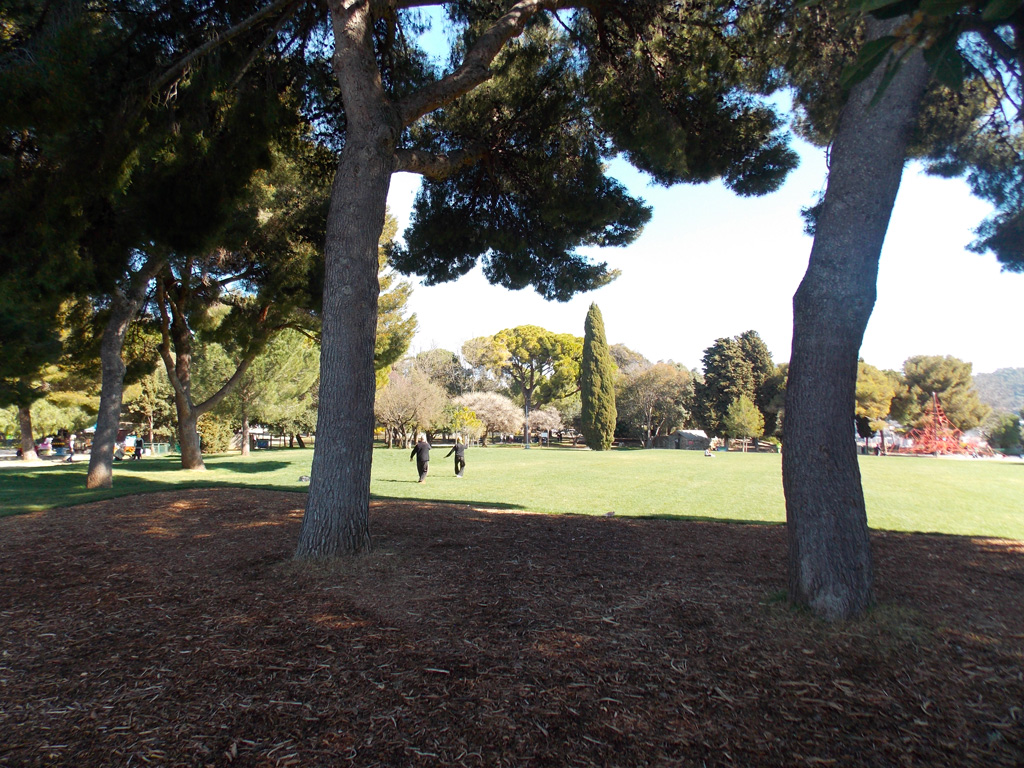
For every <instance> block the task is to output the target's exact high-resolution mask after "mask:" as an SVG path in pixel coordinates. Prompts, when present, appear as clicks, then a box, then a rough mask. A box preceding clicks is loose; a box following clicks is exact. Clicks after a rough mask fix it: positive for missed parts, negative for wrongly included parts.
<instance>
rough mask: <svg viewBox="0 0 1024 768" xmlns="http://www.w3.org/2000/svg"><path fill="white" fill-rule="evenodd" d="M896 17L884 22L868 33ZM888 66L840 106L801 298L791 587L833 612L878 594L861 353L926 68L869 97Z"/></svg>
mask: <svg viewBox="0 0 1024 768" xmlns="http://www.w3.org/2000/svg"><path fill="white" fill-rule="evenodd" d="M893 23H894V22H889V25H891V24H893ZM889 28H891V26H884V25H882V24H878V23H874V24H872V28H871V29H870V30H869V32H870V34H871V36H872V37H877V36H879V35H882V34H885V33H886V30H887V29H889ZM880 77H881V68H879V71H878V72H876V73H875V75H874V76H872V77H870V78H868V79H867V80H866V81H864V82H862V83H860V84H859V85H858V86H856V87H855V88H854V89H853V91H852V93H851V94H850V98H849V101H848V102H847V104H846V106H845V107H844V109H843V112H842V114H841V116H840V120H839V125H838V128H837V133H836V137H835V142H834V145H833V149H832V157H831V169H830V172H829V178H828V187H827V189H826V192H825V199H824V204H823V206H822V208H821V212H820V214H819V217H818V221H817V229H816V234H815V237H814V245H813V246H812V248H811V256H810V264H809V266H808V268H807V273H806V274H805V275H804V279H803V281H802V282H801V283H800V287H799V288H798V289H797V292H796V295H795V296H794V298H793V349H792V354H791V356H790V365H789V379H788V384H787V391H786V426H785V429H786V440H785V447H784V449H783V453H782V475H783V488H784V490H785V494H786V519H787V523H788V527H787V531H788V539H789V596H790V599H791V600H792V601H794V602H795V603H798V604H801V605H805V606H808V607H810V608H811V609H812V610H813V611H814V612H815V613H817V614H818V615H819V616H822V617H823V618H825V619H827V620H830V621H832V620H840V619H846V618H850V617H853V616H856V615H858V614H860V613H861V612H862V611H864V609H865V608H867V607H868V605H870V603H871V600H872V581H873V573H872V561H871V546H870V540H869V538H868V528H867V515H866V512H865V507H864V495H863V491H862V489H861V483H860V469H859V467H858V464H857V446H856V442H855V441H854V438H853V429H854V426H853V425H854V399H855V388H856V382H857V357H858V353H859V351H860V345H861V341H862V340H863V337H864V329H865V327H866V326H867V322H868V318H869V317H870V316H871V310H872V308H873V307H874V302H875V290H876V282H877V276H878V259H879V254H880V252H881V249H882V243H883V241H884V240H885V232H886V229H887V228H888V225H889V217H890V215H891V213H892V206H893V202H894V201H895V199H896V192H897V191H898V190H899V185H900V177H901V175H902V172H903V165H904V162H905V159H906V150H907V143H908V138H909V135H910V132H911V130H912V128H913V126H914V123H915V120H916V118H917V114H918V109H919V105H920V102H921V97H922V95H923V93H924V89H925V85H926V84H927V80H928V72H927V68H926V66H925V64H924V61H923V57H922V56H921V55H920V53H914V54H912V55H911V56H909V57H908V58H907V60H906V61H905V62H904V63H903V66H902V67H901V68H900V70H899V72H898V74H897V75H896V76H895V78H894V79H893V80H892V82H891V83H890V84H889V87H888V88H887V89H886V91H885V93H884V95H883V96H882V97H881V98H880V99H879V100H878V102H877V103H876V104H875V105H874V106H871V104H870V102H871V100H872V98H873V97H874V96H875V92H876V89H877V87H878V82H879V79H880Z"/></svg>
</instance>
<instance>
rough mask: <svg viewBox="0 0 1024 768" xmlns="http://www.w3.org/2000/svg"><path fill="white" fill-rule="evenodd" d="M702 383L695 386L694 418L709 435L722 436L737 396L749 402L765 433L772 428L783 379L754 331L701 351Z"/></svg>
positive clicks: (774, 423)
mask: <svg viewBox="0 0 1024 768" xmlns="http://www.w3.org/2000/svg"><path fill="white" fill-rule="evenodd" d="M703 366H704V380H703V381H700V382H698V383H697V387H696V404H695V409H694V410H695V414H694V415H695V418H696V421H697V423H698V424H699V425H700V426H701V427H702V428H703V429H705V430H707V431H708V433H709V434H716V435H720V434H724V430H725V417H726V414H727V413H728V410H729V406H730V405H732V404H733V403H734V402H735V401H737V400H738V399H739V398H740V397H741V396H745V397H747V398H748V399H749V400H750V401H751V402H753V403H754V404H755V405H756V406H757V408H758V410H759V411H760V412H761V414H762V417H763V418H764V426H765V433H766V434H772V433H773V432H774V430H775V426H776V418H777V414H778V409H777V407H776V406H775V405H774V404H775V403H776V402H777V399H778V394H779V391H780V389H781V388H782V387H783V386H784V380H783V377H782V376H781V375H780V374H779V373H778V371H777V370H776V368H775V365H774V364H773V363H772V358H771V354H770V353H769V352H768V348H767V347H766V346H765V343H764V341H763V340H762V339H761V337H760V335H758V333H757V331H746V332H744V333H742V334H740V335H739V336H735V337H733V338H731V339H729V338H722V339H716V340H715V343H714V344H712V345H711V346H710V347H708V348H707V349H706V350H704V358H703Z"/></svg>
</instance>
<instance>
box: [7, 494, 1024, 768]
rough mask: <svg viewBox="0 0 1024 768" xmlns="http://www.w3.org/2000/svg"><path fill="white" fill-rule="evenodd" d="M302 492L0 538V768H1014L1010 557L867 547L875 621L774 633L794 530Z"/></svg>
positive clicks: (908, 545) (952, 540)
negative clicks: (322, 506)
mask: <svg viewBox="0 0 1024 768" xmlns="http://www.w3.org/2000/svg"><path fill="white" fill-rule="evenodd" d="M304 502H305V497H304V496H303V495H301V494H288V493H275V492H256V491H252V490H245V491H238V490H198V491H188V492H178V493H171V494H167V493H165V494H152V495H145V496H137V497H132V498H127V499H118V500H114V501H109V502H103V503H97V504H89V505H84V506H80V507H74V508H69V509H60V510H55V511H51V512H48V513H41V514H35V515H29V516H22V517H15V518H5V519H2V520H0V765H4V766H35V765H55V766H115V765H117V766H141V765H181V766H228V765H240V766H289V765H295V766H349V765H353V766H488V767H490V766H858V767H859V766H1019V765H1022V764H1024V543H1022V542H1009V541H994V540H986V539H970V538H959V537H950V536H937V535H905V534H895V533H876V534H874V538H873V541H874V550H875V562H876V571H877V584H878V598H879V607H878V608H877V609H876V610H874V611H873V612H872V613H871V615H870V616H869V617H868V618H866V619H863V620H860V621H857V622H852V623H848V624H844V625H840V626H829V625H826V624H824V623H822V622H820V621H818V620H816V619H814V618H813V617H811V616H809V615H807V614H806V613H803V612H800V611H796V610H793V609H791V608H790V607H789V606H788V605H787V604H786V602H785V600H784V599H783V595H784V593H783V590H784V588H785V557H786V548H785V530H784V529H783V528H782V527H781V526H775V527H773V526H754V525H727V524H718V523H705V522H692V521H665V520H641V519H629V518H621V517H614V518H594V517H584V516H567V517H553V516H542V515H527V514H514V513H497V512H489V511H485V510H477V509H472V508H468V507H452V506H437V505H430V504H420V503H412V502H392V501H379V502H375V503H374V505H373V509H372V513H371V525H372V532H373V538H374V545H375V549H374V552H373V553H372V554H370V555H366V556H364V557H360V558H355V559H350V560H346V561H344V562H339V563H333V564H330V565H318V566H314V565H298V564H296V563H294V562H292V561H291V560H290V557H291V554H292V552H293V549H294V546H295V542H296V540H297V537H298V528H299V524H300V521H301V517H302V509H303V504H304Z"/></svg>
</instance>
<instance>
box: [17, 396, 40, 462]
mask: <svg viewBox="0 0 1024 768" xmlns="http://www.w3.org/2000/svg"><path fill="white" fill-rule="evenodd" d="M18 428H19V429H20V430H21V459H22V461H35V460H36V459H38V458H39V455H38V454H37V453H36V438H35V435H33V434H32V406H30V405H19V406H18Z"/></svg>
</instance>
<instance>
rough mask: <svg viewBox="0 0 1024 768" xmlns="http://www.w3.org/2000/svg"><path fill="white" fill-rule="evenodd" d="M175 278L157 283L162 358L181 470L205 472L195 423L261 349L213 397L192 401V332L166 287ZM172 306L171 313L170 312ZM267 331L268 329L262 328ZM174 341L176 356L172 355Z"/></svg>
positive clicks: (253, 350)
mask: <svg viewBox="0 0 1024 768" xmlns="http://www.w3.org/2000/svg"><path fill="white" fill-rule="evenodd" d="M173 283H174V277H173V275H170V271H169V270H168V274H167V275H165V276H164V277H162V278H161V279H160V280H159V281H158V282H157V304H158V306H159V307H160V334H161V343H160V357H161V358H162V359H163V361H164V369H165V370H166V371H167V378H168V380H169V381H170V383H171V387H172V388H173V389H174V407H175V411H176V413H177V417H178V425H177V431H178V445H179V446H180V447H181V468H182V469H191V470H195V471H200V472H201V471H205V470H206V464H204V463H203V452H202V445H201V442H200V438H199V432H198V431H197V429H196V424H197V423H198V421H199V417H200V416H202V415H203V414H204V413H206V412H208V411H211V410H213V409H214V408H216V407H217V404H218V403H220V401H221V400H223V399H224V398H225V397H226V396H227V395H228V393H229V392H231V390H232V389H234V388H235V387H236V386H237V385H238V383H239V382H240V381H241V380H242V377H243V376H245V372H246V371H247V370H249V366H250V365H251V364H252V361H253V360H255V359H256V355H257V353H258V351H259V349H260V347H259V346H258V345H256V344H252V345H251V346H250V349H249V351H248V352H247V353H246V354H245V356H244V357H243V358H242V360H241V362H239V364H238V367H237V368H235V372H234V373H233V374H232V375H231V378H230V379H228V380H227V381H226V382H225V383H224V385H223V386H222V387H221V388H220V389H219V390H217V391H216V392H215V393H214V394H212V395H210V397H208V398H207V399H206V400H204V401H203V402H202V403H199V404H198V405H196V404H194V403H193V402H192V331H191V329H190V328H189V327H188V323H187V321H186V318H185V310H184V308H183V304H184V300H183V299H182V298H180V297H179V300H178V303H175V301H173V300H171V301H168V299H169V295H168V291H167V290H166V286H167V284H173ZM168 304H170V307H171V309H170V312H168ZM263 330H264V332H268V333H269V331H267V329H263ZM172 339H173V348H174V355H173V356H172V355H171V347H172Z"/></svg>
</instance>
